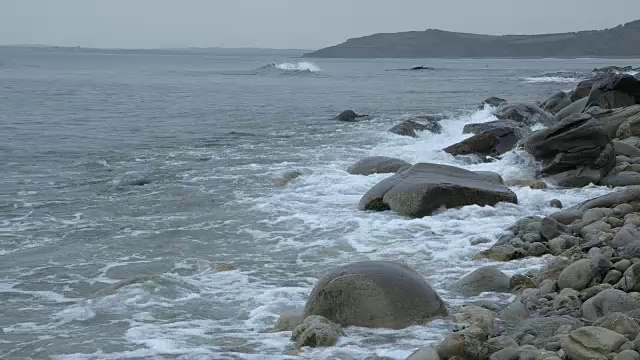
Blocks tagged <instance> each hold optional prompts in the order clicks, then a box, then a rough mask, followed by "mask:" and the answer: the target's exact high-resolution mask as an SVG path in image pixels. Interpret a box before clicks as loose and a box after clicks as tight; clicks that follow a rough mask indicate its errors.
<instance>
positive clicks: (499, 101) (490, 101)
mask: <svg viewBox="0 0 640 360" xmlns="http://www.w3.org/2000/svg"><path fill="white" fill-rule="evenodd" d="M506 103H507V100H505V99H503V98H499V97H496V96H492V97H490V98H486V99H484V101H483V102H482V103H481V104H480V108H481V109H482V108H484V107H485V106H486V105H489V106H492V107H498V106H500V105H504V104H506Z"/></svg>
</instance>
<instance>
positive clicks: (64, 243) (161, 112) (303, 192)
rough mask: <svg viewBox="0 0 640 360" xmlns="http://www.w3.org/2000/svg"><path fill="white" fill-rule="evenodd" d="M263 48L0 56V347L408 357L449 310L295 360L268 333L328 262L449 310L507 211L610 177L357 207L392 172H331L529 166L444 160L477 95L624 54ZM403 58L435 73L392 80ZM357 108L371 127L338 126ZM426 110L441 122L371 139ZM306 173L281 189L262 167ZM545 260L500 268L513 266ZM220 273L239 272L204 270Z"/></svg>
mask: <svg viewBox="0 0 640 360" xmlns="http://www.w3.org/2000/svg"><path fill="white" fill-rule="evenodd" d="M300 54H301V52H297V51H275V50H269V51H266V50H264V51H263V50H200V49H197V50H155V51H152V50H128V51H124V50H89V49H57V48H16V47H4V48H0V133H1V134H2V135H3V136H2V141H0V174H1V176H0V313H2V316H0V358H3V359H5V358H6V359H59V360H63V359H64V360H71V359H288V358H291V359H295V358H299V357H303V358H308V359H365V358H367V357H368V356H371V355H378V356H386V357H389V358H393V359H404V358H406V356H407V355H408V354H410V353H411V352H412V351H413V350H414V349H415V348H417V347H419V346H424V345H428V344H430V343H433V342H435V341H437V340H438V339H440V338H441V337H442V335H443V334H445V333H446V332H447V331H448V330H449V329H450V327H451V325H450V324H449V323H448V322H447V321H443V320H439V321H435V322H433V323H431V324H429V325H427V326H415V327H411V328H408V329H404V330H396V331H391V330H380V329H378V330H372V329H363V328H348V329H346V334H347V336H345V337H343V338H342V339H341V340H340V343H339V344H338V346H336V347H333V348H328V349H304V350H303V351H302V352H299V353H297V352H295V351H293V349H292V347H291V343H290V340H289V336H290V334H289V333H284V332H283V333H277V332H273V331H272V330H271V328H272V326H273V324H274V323H275V321H276V319H277V317H278V316H279V314H280V313H282V312H283V311H285V310H288V309H294V308H300V307H302V306H304V303H305V300H306V298H307V296H308V294H309V292H310V291H311V288H312V287H313V285H314V282H315V281H316V280H317V279H318V278H319V277H320V276H322V274H323V273H324V272H325V271H327V270H328V269H331V268H333V267H335V266H339V265H342V264H346V263H349V262H353V261H359V260H365V259H384V260H393V261H400V262H404V263H406V264H408V265H410V266H412V267H413V268H415V269H416V270H417V271H418V272H420V273H421V274H423V275H424V276H425V277H426V278H427V279H428V280H429V282H430V283H431V284H432V285H433V286H434V287H435V288H436V289H437V290H438V291H439V293H440V294H441V295H442V297H443V298H444V299H445V301H446V302H447V303H448V304H449V306H451V307H455V306H459V305H461V304H464V303H467V302H469V301H474V300H477V299H489V300H492V301H508V296H506V297H505V295H504V294H502V295H497V294H482V295H481V296H479V297H477V298H472V299H468V298H467V299H465V298H463V297H460V296H458V295H457V294H455V293H453V292H451V291H449V288H448V286H449V285H450V284H451V283H452V282H453V281H455V280H456V279H457V278H459V277H460V276H463V275H464V274H466V273H468V272H470V271H472V270H474V269H476V268H478V267H480V266H483V265H487V264H488V263H487V262H480V261H474V260H472V259H471V255H473V254H474V253H476V252H477V251H480V250H482V249H485V248H487V247H489V246H490V245H491V243H484V244H480V245H474V246H472V245H470V240H472V239H475V238H477V237H484V238H486V239H488V240H490V241H494V240H495V239H496V238H497V236H499V235H500V233H501V232H502V231H503V229H504V228H505V227H506V226H508V225H510V224H511V223H512V222H514V221H515V220H517V219H518V218H520V217H522V216H525V215H531V214H548V213H551V212H553V209H551V208H550V207H549V206H548V202H549V200H551V199H554V198H557V199H560V200H561V201H562V202H563V203H564V204H565V205H566V206H569V205H573V204H575V203H578V202H580V201H582V200H585V199H587V198H590V197H593V196H597V195H601V194H604V193H607V192H608V191H610V190H608V189H605V188H599V187H587V188H583V189H572V190H559V189H546V190H531V189H529V188H514V191H515V192H516V193H517V195H518V197H519V200H520V204H519V205H513V204H499V205H498V206H496V207H495V208H494V207H478V206H468V207H464V208H461V209H456V210H449V211H445V212H442V213H440V214H438V215H436V216H432V217H428V218H423V219H407V218H403V217H400V216H397V215H395V214H393V213H388V212H387V213H367V212H360V211H358V209H357V203H358V200H359V199H360V197H361V196H362V195H363V194H364V193H365V192H366V191H367V190H368V189H369V188H370V187H371V186H373V185H374V184H376V183H377V182H378V181H380V180H382V179H384V178H385V177H386V176H388V175H374V176H369V177H365V176H355V175H350V174H348V173H347V172H346V168H347V167H348V166H349V165H351V164H352V163H354V162H355V161H357V160H359V159H361V158H363V157H365V156H371V155H386V156H395V157H400V158H402V159H405V160H407V161H410V162H420V161H429V162H437V163H444V164H452V165H456V166H461V167H465V168H468V169H475V170H480V169H482V170H491V171H496V172H499V173H500V174H502V175H503V176H504V177H505V178H506V179H526V178H531V177H533V174H534V172H535V169H536V166H537V165H536V164H535V162H533V161H532V159H531V158H529V157H528V156H527V155H526V154H522V153H518V152H512V153H509V154H507V155H506V156H504V157H503V159H501V160H499V161H497V162H494V163H491V164H468V163H467V162H465V161H463V160H461V159H455V158H453V157H451V156H449V155H447V154H445V153H443V152H442V151H440V149H442V148H443V147H445V146H447V145H450V144H452V143H455V142H457V141H460V140H462V139H463V138H465V137H466V136H465V135H462V134H461V130H462V127H463V126H464V124H466V123H469V122H482V121H490V120H492V119H493V117H492V114H491V109H482V110H478V104H479V103H480V102H481V101H482V100H483V99H484V98H487V97H489V96H500V97H504V98H506V99H508V100H509V101H513V102H517V101H536V100H543V99H544V98H545V97H546V96H548V95H550V94H552V93H553V92H555V91H557V90H566V89H570V88H571V87H572V86H573V85H574V84H575V82H577V81H579V80H580V79H582V78H585V77H588V76H589V75H590V71H591V69H593V68H594V67H600V66H606V65H613V64H618V65H634V66H638V65H639V64H640V62H639V61H638V60H629V59H627V60H624V63H620V60H607V59H578V60H558V59H536V60H465V59H454V60H444V59H439V60H430V59H425V60H420V61H418V60H398V59H394V60H345V59H339V60H328V59H327V60H325V59H313V60H309V59H302V58H300V57H299V55H300ZM417 65H425V66H431V67H434V68H435V70H427V71H403V70H402V69H407V68H410V67H413V66H417ZM345 109H354V110H356V111H357V112H360V113H366V114H370V115H372V119H371V120H370V121H363V122H358V123H340V122H337V121H335V120H333V119H332V118H333V117H334V116H335V115H336V114H337V113H339V112H340V111H342V110H345ZM424 114H442V115H445V117H446V119H445V120H443V122H442V124H443V126H444V131H443V133H442V134H438V135H435V134H431V133H426V132H425V133H421V134H420V137H419V138H418V139H413V138H406V137H401V136H397V135H394V134H391V133H389V132H387V130H388V129H389V128H390V127H391V126H392V125H393V124H395V123H397V122H398V121H400V120H402V119H406V118H410V117H411V116H415V115H424ZM288 171H299V172H301V173H302V176H300V177H299V178H298V179H295V180H294V181H292V182H290V183H289V184H288V185H287V186H285V187H280V186H276V185H275V184H274V179H277V178H278V177H280V176H282V174H283V173H285V172H288ZM543 261H544V259H525V260H521V261H515V262H510V263H507V264H497V266H499V267H500V268H501V269H502V270H503V271H505V272H506V273H508V274H514V273H518V272H524V271H526V270H527V269H531V268H535V267H538V266H540V265H541V264H542V262H543ZM225 264H232V265H233V268H234V270H231V271H224V272H218V271H216V270H215V269H216V267H219V266H221V265H225Z"/></svg>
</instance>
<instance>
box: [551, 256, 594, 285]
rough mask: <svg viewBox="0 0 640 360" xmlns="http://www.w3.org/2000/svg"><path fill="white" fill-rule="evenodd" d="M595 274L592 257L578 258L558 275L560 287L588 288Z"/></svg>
mask: <svg viewBox="0 0 640 360" xmlns="http://www.w3.org/2000/svg"><path fill="white" fill-rule="evenodd" d="M595 275H596V274H595V272H594V269H593V267H592V265H591V260H590V259H582V260H578V261H576V262H574V263H573V264H571V265H569V266H567V267H566V268H565V269H564V270H562V272H561V273H560V276H559V277H558V287H559V288H560V289H565V288H571V289H574V290H578V291H579V290H583V289H586V288H587V286H588V285H589V283H590V282H591V280H592V279H593V278H594V277H595Z"/></svg>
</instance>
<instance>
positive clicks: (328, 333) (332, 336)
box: [291, 316, 342, 348]
mask: <svg viewBox="0 0 640 360" xmlns="http://www.w3.org/2000/svg"><path fill="white" fill-rule="evenodd" d="M340 335H342V330H341V329H340V326H338V325H336V324H334V323H332V322H331V321H329V320H328V319H326V318H324V317H322V316H308V317H307V318H305V319H304V321H303V322H302V324H300V325H298V326H297V327H296V328H295V329H294V330H293V333H292V335H291V340H293V341H295V343H296V347H297V348H302V347H305V346H309V347H329V346H333V345H335V344H336V343H337V342H338V340H339V339H340Z"/></svg>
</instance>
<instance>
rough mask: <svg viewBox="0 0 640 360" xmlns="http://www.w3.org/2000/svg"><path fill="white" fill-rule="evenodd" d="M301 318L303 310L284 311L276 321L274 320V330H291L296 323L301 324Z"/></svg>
mask: <svg viewBox="0 0 640 360" xmlns="http://www.w3.org/2000/svg"><path fill="white" fill-rule="evenodd" d="M303 320H304V318H303V310H290V311H285V312H283V313H282V314H281V315H280V317H279V318H278V321H276V324H275V325H274V330H275V331H277V332H280V331H292V330H293V329H295V328H296V327H297V326H298V325H300V324H302V321H303Z"/></svg>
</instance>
